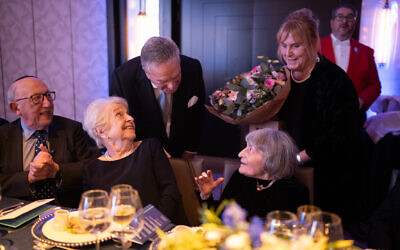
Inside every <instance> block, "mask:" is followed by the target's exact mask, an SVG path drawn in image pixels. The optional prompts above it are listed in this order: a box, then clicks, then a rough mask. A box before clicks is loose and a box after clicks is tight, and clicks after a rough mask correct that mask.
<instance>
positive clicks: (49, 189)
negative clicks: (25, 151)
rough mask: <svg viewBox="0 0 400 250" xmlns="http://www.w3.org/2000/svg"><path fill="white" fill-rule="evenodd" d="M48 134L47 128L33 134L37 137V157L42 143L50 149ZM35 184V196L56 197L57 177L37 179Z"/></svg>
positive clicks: (39, 197)
mask: <svg viewBox="0 0 400 250" xmlns="http://www.w3.org/2000/svg"><path fill="white" fill-rule="evenodd" d="M46 135H47V132H46V131H45V130H36V131H35V133H34V134H33V136H34V137H35V138H37V140H36V143H35V157H36V155H37V154H39V152H40V151H41V150H40V145H41V144H42V145H43V146H45V147H46V148H47V149H48V147H47V143H46ZM34 184H35V196H36V198H37V199H48V198H54V197H55V193H56V192H55V189H56V185H55V179H51V178H48V179H45V180H41V181H37V182H35V183H34Z"/></svg>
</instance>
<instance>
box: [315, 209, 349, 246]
mask: <svg viewBox="0 0 400 250" xmlns="http://www.w3.org/2000/svg"><path fill="white" fill-rule="evenodd" d="M311 220H312V221H317V222H318V224H320V227H321V228H322V233H323V235H324V236H326V237H328V242H335V241H338V240H343V238H344V236H343V228H342V219H340V217H339V216H338V215H336V214H334V213H330V212H325V211H323V212H321V214H315V215H313V216H311Z"/></svg>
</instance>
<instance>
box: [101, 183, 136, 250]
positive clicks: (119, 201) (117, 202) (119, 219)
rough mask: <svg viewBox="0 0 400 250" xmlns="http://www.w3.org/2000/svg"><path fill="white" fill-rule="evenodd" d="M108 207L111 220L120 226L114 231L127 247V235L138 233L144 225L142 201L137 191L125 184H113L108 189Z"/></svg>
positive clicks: (123, 246) (125, 247) (124, 247)
mask: <svg viewBox="0 0 400 250" xmlns="http://www.w3.org/2000/svg"><path fill="white" fill-rule="evenodd" d="M109 209H110V214H111V218H112V221H113V222H115V223H117V224H118V225H119V226H120V230H119V231H118V232H117V233H116V234H117V235H120V237H121V244H122V248H123V249H127V244H128V240H127V236H129V237H130V236H134V235H139V233H140V231H141V230H142V229H143V225H144V215H143V207H142V202H141V201H140V197H139V194H138V192H137V191H136V190H135V189H133V188H132V186H130V185H127V184H120V185H115V186H113V187H112V188H111V191H110V201H109Z"/></svg>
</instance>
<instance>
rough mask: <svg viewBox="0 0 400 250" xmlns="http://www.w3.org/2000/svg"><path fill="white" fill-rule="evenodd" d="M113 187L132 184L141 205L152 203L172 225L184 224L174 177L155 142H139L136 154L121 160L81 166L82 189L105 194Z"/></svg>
mask: <svg viewBox="0 0 400 250" xmlns="http://www.w3.org/2000/svg"><path fill="white" fill-rule="evenodd" d="M117 184H130V185H132V187H133V188H134V189H136V190H137V191H138V192H139V195H140V198H141V201H142V205H143V206H146V205H147V204H153V205H154V206H155V207H156V208H158V209H159V210H160V211H161V212H162V213H163V214H165V215H166V216H167V217H168V218H170V219H171V220H172V221H173V222H174V223H183V224H185V219H184V217H185V216H184V214H182V212H183V206H182V203H181V195H180V194H179V191H178V187H177V184H176V180H175V176H174V173H173V171H172V168H171V165H170V164H169V161H168V159H167V157H166V156H165V153H164V151H163V149H162V147H161V144H160V142H159V141H158V140H157V139H155V138H151V139H146V140H143V141H142V143H141V144H140V146H139V147H138V148H137V149H136V151H135V152H133V153H132V154H131V155H129V156H127V157H125V158H122V159H119V160H116V161H101V160H99V159H95V160H93V161H91V162H90V163H89V164H88V165H86V166H85V167H84V172H83V189H84V190H89V189H103V190H106V191H109V190H110V189H111V187H112V186H114V185H117Z"/></svg>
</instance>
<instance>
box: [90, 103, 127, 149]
mask: <svg viewBox="0 0 400 250" xmlns="http://www.w3.org/2000/svg"><path fill="white" fill-rule="evenodd" d="M110 104H121V105H122V106H124V107H125V108H126V109H127V110H128V103H127V102H126V100H125V99H124V98H122V97H118V96H111V97H108V98H101V99H96V100H94V101H93V102H91V103H90V104H89V106H88V107H87V109H86V112H85V117H84V118H83V129H84V130H85V131H86V132H87V133H88V134H89V136H90V137H91V138H92V139H93V140H95V141H96V144H97V146H98V147H99V148H102V147H103V146H104V145H103V143H102V141H101V138H100V136H99V135H98V134H97V133H96V129H100V130H107V129H108V128H109V127H110V124H108V117H109V115H110V110H109V109H107V106H108V105H110Z"/></svg>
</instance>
